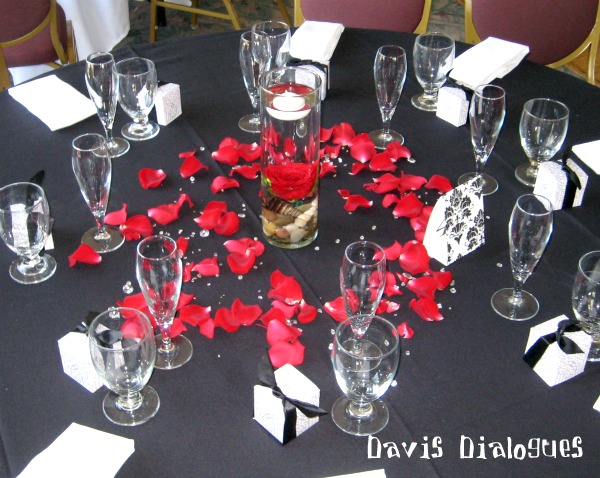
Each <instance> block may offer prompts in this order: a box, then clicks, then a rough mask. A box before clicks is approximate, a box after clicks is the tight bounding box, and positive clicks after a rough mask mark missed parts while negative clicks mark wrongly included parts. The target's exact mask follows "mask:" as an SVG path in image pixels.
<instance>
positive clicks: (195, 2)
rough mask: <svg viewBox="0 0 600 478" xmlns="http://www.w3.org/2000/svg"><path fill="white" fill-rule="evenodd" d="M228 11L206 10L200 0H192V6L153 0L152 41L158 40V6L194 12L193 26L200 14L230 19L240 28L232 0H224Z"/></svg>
mask: <svg viewBox="0 0 600 478" xmlns="http://www.w3.org/2000/svg"><path fill="white" fill-rule="evenodd" d="M222 1H223V4H224V5H225V8H226V9H227V13H222V12H215V11H212V10H206V9H205V8H199V7H198V0H192V6H191V7H188V6H186V5H179V4H178V3H171V2H166V1H162V0H152V1H151V3H150V43H152V42H154V41H156V9H157V8H158V7H163V8H170V9H171V10H179V11H182V12H187V13H191V14H192V27H194V26H195V25H196V23H197V21H198V15H204V16H207V17H213V18H220V19H221V20H229V21H231V24H232V25H233V28H235V29H236V30H240V29H241V26H240V20H239V18H238V15H237V12H236V10H235V7H234V6H233V4H232V3H231V0H222Z"/></svg>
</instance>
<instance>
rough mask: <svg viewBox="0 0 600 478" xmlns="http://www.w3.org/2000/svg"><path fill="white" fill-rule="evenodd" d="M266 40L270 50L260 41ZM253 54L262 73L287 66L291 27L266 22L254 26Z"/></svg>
mask: <svg viewBox="0 0 600 478" xmlns="http://www.w3.org/2000/svg"><path fill="white" fill-rule="evenodd" d="M261 37H262V40H263V41H264V40H266V41H267V43H268V48H266V46H265V45H261V44H260V41H261ZM252 39H253V42H254V44H253V48H252V54H253V55H254V57H255V61H257V62H258V63H259V67H260V73H264V72H265V71H270V70H272V69H274V68H280V67H283V66H286V65H287V62H288V61H289V59H290V46H291V36H290V27H289V26H288V25H287V24H286V23H283V22H278V21H266V22H259V23H255V24H254V25H253V26H252Z"/></svg>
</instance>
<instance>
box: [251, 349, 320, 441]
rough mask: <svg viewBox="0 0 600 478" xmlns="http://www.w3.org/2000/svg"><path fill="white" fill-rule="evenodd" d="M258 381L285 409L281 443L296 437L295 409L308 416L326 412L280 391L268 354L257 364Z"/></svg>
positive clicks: (311, 416)
mask: <svg viewBox="0 0 600 478" xmlns="http://www.w3.org/2000/svg"><path fill="white" fill-rule="evenodd" d="M258 382H259V383H260V385H263V386H264V387H268V388H270V389H271V391H272V392H273V395H274V396H276V397H277V398H280V399H281V403H282V405H283V409H284V411H285V425H284V430H283V443H286V442H288V441H290V440H291V439H293V438H296V420H297V410H300V411H301V412H302V413H304V415H306V416H307V417H309V418H314V417H318V416H321V415H326V414H327V410H324V409H322V408H321V407H319V406H317V405H313V404H312V403H307V402H303V401H301V400H296V399H295V398H291V397H288V396H287V395H285V394H284V393H283V392H282V391H281V389H280V388H279V387H278V386H277V380H276V379H275V371H274V370H273V364H272V363H271V360H270V359H269V356H268V354H267V355H265V356H264V357H263V359H262V360H261V361H260V362H259V364H258Z"/></svg>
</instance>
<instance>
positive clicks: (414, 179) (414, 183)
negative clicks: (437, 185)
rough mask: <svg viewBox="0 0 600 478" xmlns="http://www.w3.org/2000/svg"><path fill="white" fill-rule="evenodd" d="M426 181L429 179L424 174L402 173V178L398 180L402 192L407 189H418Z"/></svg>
mask: <svg viewBox="0 0 600 478" xmlns="http://www.w3.org/2000/svg"><path fill="white" fill-rule="evenodd" d="M426 182H427V179H425V178H424V177H423V176H415V175H414V174H402V176H401V177H400V180H399V181H398V187H399V188H400V192H401V193H405V192H407V191H416V190H417V189H421V188H422V187H423V185H424V184H425V183H426Z"/></svg>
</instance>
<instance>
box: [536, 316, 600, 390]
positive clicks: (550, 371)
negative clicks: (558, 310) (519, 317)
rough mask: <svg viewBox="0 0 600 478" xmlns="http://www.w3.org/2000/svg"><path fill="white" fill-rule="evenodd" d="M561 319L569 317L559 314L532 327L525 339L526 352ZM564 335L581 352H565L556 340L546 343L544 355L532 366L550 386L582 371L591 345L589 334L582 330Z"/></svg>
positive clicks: (555, 327)
mask: <svg viewBox="0 0 600 478" xmlns="http://www.w3.org/2000/svg"><path fill="white" fill-rule="evenodd" d="M562 320H569V319H568V318H567V316H565V315H560V316H558V317H555V318H554V319H551V320H548V321H546V322H544V323H542V324H539V325H536V326H535V327H532V328H531V330H530V331H529V339H528V340H527V345H526V347H525V351H526V352H527V351H528V350H529V349H530V348H531V346H533V344H535V342H536V341H537V340H538V339H539V338H540V337H542V336H544V335H548V334H551V333H553V332H556V329H557V328H558V323H559V322H560V321H562ZM564 336H565V337H568V338H570V339H571V340H572V341H573V342H575V343H576V344H577V345H578V346H579V348H580V349H581V350H582V352H583V353H577V354H566V353H564V352H563V351H562V350H561V349H560V347H559V345H558V344H557V343H556V342H553V343H551V344H550V345H548V348H547V349H546V351H545V352H544V355H542V357H541V358H540V360H539V361H538V362H537V364H536V365H535V366H534V367H533V370H534V371H535V372H536V373H537V374H538V375H539V376H540V377H541V378H542V379H543V380H544V382H546V383H547V384H548V385H550V386H551V387H553V386H554V385H558V384H559V383H562V382H564V381H566V380H569V379H570V378H573V377H575V376H577V375H579V374H580V373H581V372H583V369H584V368H585V364H586V361H587V357H588V353H589V352H590V347H591V345H592V338H591V336H590V335H588V334H586V333H585V332H584V331H583V330H579V331H577V332H565V334H564Z"/></svg>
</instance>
